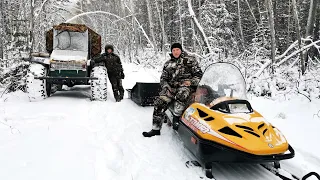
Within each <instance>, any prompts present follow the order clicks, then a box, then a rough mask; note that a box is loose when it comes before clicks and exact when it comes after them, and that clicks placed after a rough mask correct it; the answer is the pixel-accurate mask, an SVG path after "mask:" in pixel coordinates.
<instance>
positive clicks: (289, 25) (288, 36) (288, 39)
mask: <svg viewBox="0 0 320 180" xmlns="http://www.w3.org/2000/svg"><path fill="white" fill-rule="evenodd" d="M288 1H289V2H288V3H289V7H288V32H287V38H286V46H288V44H289V43H290V39H291V32H290V27H291V17H290V16H291V15H290V14H291V0H288Z"/></svg>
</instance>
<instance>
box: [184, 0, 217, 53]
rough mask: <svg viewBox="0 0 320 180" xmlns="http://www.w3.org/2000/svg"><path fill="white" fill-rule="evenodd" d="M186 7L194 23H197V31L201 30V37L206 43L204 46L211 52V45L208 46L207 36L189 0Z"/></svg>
mask: <svg viewBox="0 0 320 180" xmlns="http://www.w3.org/2000/svg"><path fill="white" fill-rule="evenodd" d="M188 8H189V13H190V16H191V17H192V19H193V21H194V23H195V24H196V25H197V27H198V29H199V31H200V32H201V35H202V37H203V40H204V42H205V43H206V46H207V48H208V51H209V53H212V49H211V47H210V44H209V41H208V38H207V36H206V34H205V32H204V30H203V28H202V26H201V25H200V23H199V21H198V19H197V18H196V16H195V13H194V11H193V9H192V3H191V0H188Z"/></svg>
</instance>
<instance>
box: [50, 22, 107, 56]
mask: <svg viewBox="0 0 320 180" xmlns="http://www.w3.org/2000/svg"><path fill="white" fill-rule="evenodd" d="M53 29H55V30H67V31H73V32H85V31H86V30H88V31H89V39H88V41H91V44H90V43H89V47H88V48H89V49H90V50H91V54H90V55H91V57H93V56H96V55H97V54H100V53H101V36H100V35H99V34H97V33H96V32H94V31H93V30H92V29H90V28H89V27H87V26H86V25H84V24H72V23H61V24H59V25H55V26H53V28H52V29H50V30H49V31H47V32H46V50H47V52H49V53H52V51H53Z"/></svg>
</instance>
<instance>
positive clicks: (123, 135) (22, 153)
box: [0, 77, 320, 180]
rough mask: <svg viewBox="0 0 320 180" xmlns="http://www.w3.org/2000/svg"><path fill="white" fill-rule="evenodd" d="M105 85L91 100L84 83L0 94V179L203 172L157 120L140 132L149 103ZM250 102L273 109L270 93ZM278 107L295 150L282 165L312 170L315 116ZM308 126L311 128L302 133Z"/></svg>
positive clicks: (234, 174)
mask: <svg viewBox="0 0 320 180" xmlns="http://www.w3.org/2000/svg"><path fill="white" fill-rule="evenodd" d="M132 78H133V77H132ZM130 83H131V84H130ZM129 84H130V85H129ZM108 85H109V87H110V88H108V91H109V94H108V100H107V101H106V102H91V101H90V87H89V86H76V87H74V88H71V89H70V90H68V91H61V92H57V93H56V94H54V95H53V96H52V97H50V98H48V99H45V100H43V101H39V102H32V103H30V102H28V98H27V96H26V95H25V94H23V93H19V92H18V93H13V94H8V95H6V96H4V97H3V98H2V99H0V100H1V101H0V169H1V170H0V179H5V180H20V179H33V180H43V179H46V180H57V179H61V180H69V179H77V180H107V179H116V180H118V179H119V180H127V179H128V180H150V179H151V178H152V179H153V180H163V179H167V180H174V179H177V180H180V179H181V180H182V179H183V180H194V179H200V176H202V177H203V176H204V173H203V172H201V171H200V170H199V169H196V168H195V169H188V168H186V166H185V162H186V161H188V160H190V158H189V155H188V152H187V150H186V149H185V148H184V147H183V145H182V143H181V141H180V140H179V137H177V136H176V134H175V133H174V132H173V131H172V129H171V128H168V127H167V126H166V125H165V124H164V127H163V130H162V135H161V136H157V137H153V138H144V137H143V136H142V135H141V133H142V131H145V130H150V128H151V116H152V110H153V107H140V106H138V105H136V104H135V103H134V102H132V101H131V100H129V99H127V98H125V99H124V100H123V101H122V102H119V103H116V102H115V100H114V98H113V94H112V91H111V86H110V83H109V84H108ZM131 85H132V81H130V82H125V88H127V87H130V86H131ZM126 86H127V87H126ZM125 97H126V96H125ZM268 103H270V104H268ZM253 105H254V106H255V105H256V106H257V108H258V111H259V110H261V109H264V108H266V109H267V110H265V111H264V112H262V114H263V115H265V114H264V113H270V114H268V115H266V116H267V118H270V117H271V118H274V116H275V115H278V114H279V112H278V111H276V112H272V110H270V107H272V106H273V105H274V104H272V102H271V101H268V100H263V99H256V100H254V101H253ZM286 105H288V106H289V104H286ZM286 105H284V106H286ZM269 106H270V107H269ZM314 106H315V107H317V106H316V105H314ZM293 107H296V106H294V105H293ZM318 107H320V106H318ZM286 108H287V107H286ZM268 109H269V110H268ZM284 109H285V108H284ZM293 110H295V109H293ZM300 110H301V111H302V112H300V114H301V115H303V111H307V110H309V111H310V112H309V113H308V115H309V116H308V117H306V118H311V117H312V115H313V114H310V113H311V112H313V111H311V110H315V109H314V108H313V106H312V107H306V106H305V107H303V108H302V109H300ZM290 112H291V111H290ZM292 112H294V113H298V112H296V111H292ZM281 113H283V114H281ZM281 113H280V114H279V116H280V118H276V119H277V120H278V121H275V120H273V121H272V123H274V124H275V125H276V126H278V127H279V129H280V130H282V131H283V133H284V134H285V135H286V137H287V138H288V140H289V142H291V141H293V143H294V147H296V146H295V145H301V146H299V147H296V150H298V149H299V151H298V152H297V156H296V157H295V158H294V159H293V160H289V161H287V162H283V167H284V168H287V169H288V170H290V171H291V172H294V173H295V174H297V175H304V174H306V173H307V172H309V171H318V172H319V169H320V160H319V155H317V154H316V153H314V152H319V150H320V147H319V145H314V144H312V143H310V141H315V140H316V138H317V137H319V134H320V133H319V131H314V129H317V127H319V126H318V125H319V124H320V119H317V118H318V117H314V119H313V120H310V121H307V120H305V122H311V121H312V122H314V124H312V125H305V124H304V123H301V124H299V123H297V122H296V121H294V120H291V121H292V124H290V123H288V122H290V121H289V120H288V119H289V118H291V116H290V115H289V114H287V112H281ZM286 116H288V117H286ZM280 120H283V121H280ZM284 120H286V121H284ZM288 124H289V125H288ZM299 126H300V127H302V128H307V131H305V132H304V134H299V133H297V130H296V129H293V128H297V127H299ZM314 126H315V127H314ZM310 134H312V135H313V136H312V137H308V135H310ZM301 136H302V137H301ZM308 138H310V140H308ZM303 139H304V140H303ZM302 150H304V151H305V152H303V151H302ZM300 152H303V156H302V155H301V153H300ZM312 153H313V155H312ZM315 155H316V156H315ZM218 168H222V169H220V170H219V169H218ZM229 170H230V171H229ZM214 172H216V174H215V177H216V178H217V179H219V177H221V178H222V179H250V178H251V176H250V178H249V175H250V174H249V175H248V172H250V173H251V174H252V175H253V176H252V179H257V178H258V177H262V178H264V179H265V178H266V177H267V174H263V175H262V174H260V175H259V173H264V172H265V173H268V172H267V171H265V170H264V169H262V168H261V167H259V168H254V167H252V166H246V168H242V169H239V168H238V167H234V166H232V167H231V166H228V167H226V168H223V167H218V166H217V167H216V169H215V170H214ZM218 173H220V174H218ZM257 174H258V175H257ZM268 174H269V175H271V173H268ZM268 179H271V176H268ZM274 179H278V178H274Z"/></svg>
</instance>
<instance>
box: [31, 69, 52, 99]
mask: <svg viewBox="0 0 320 180" xmlns="http://www.w3.org/2000/svg"><path fill="white" fill-rule="evenodd" d="M46 75H47V68H46V67H45V66H43V65H41V64H36V63H34V64H31V65H30V66H29V70H28V73H27V79H26V84H27V86H26V87H27V93H28V97H29V100H30V101H31V102H33V101H39V100H43V99H46V98H47V97H48V93H47V89H48V88H47V83H46V80H44V79H43V80H40V79H34V78H35V77H44V76H46ZM49 95H50V91H49Z"/></svg>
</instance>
